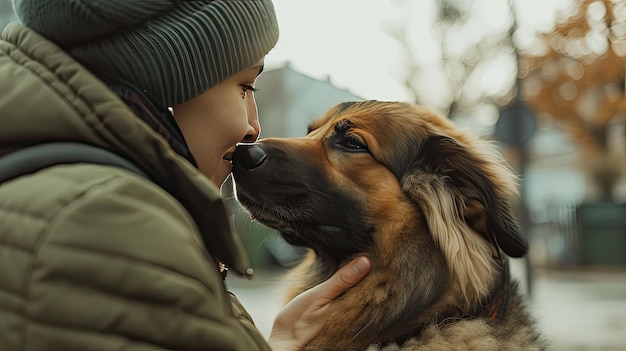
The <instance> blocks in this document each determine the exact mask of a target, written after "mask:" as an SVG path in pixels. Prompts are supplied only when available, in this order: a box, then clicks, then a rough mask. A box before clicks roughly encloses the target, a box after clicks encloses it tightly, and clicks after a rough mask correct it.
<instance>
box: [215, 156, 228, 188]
mask: <svg viewBox="0 0 626 351" xmlns="http://www.w3.org/2000/svg"><path fill="white" fill-rule="evenodd" d="M232 168H233V166H232V164H231V162H230V161H226V160H222V162H221V164H220V165H219V166H218V169H216V170H215V172H214V173H213V177H211V178H210V180H211V182H213V184H215V186H217V187H218V188H219V187H221V186H222V184H223V183H224V181H226V178H228V176H229V175H230V172H231V170H232Z"/></svg>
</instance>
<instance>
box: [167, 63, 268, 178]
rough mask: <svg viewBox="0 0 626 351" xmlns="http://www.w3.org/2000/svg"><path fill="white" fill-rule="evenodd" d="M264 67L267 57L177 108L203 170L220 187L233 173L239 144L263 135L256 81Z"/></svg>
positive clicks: (184, 131) (175, 115)
mask: <svg viewBox="0 0 626 351" xmlns="http://www.w3.org/2000/svg"><path fill="white" fill-rule="evenodd" d="M262 70H263V60H261V61H260V62H258V63H257V64H255V65H253V66H252V67H249V68H247V69H245V70H243V71H241V72H239V73H237V74H235V75H233V76H231V77H230V78H228V79H226V80H225V81H223V82H221V83H219V84H217V85H215V86H213V87H211V88H210V89H209V90H207V91H205V92H204V93H202V94H201V95H199V96H197V97H195V98H193V99H191V100H189V101H186V102H183V103H182V104H179V105H177V106H174V108H173V110H174V119H175V120H176V123H178V126H179V128H180V130H181V131H182V133H183V135H184V137H185V140H186V141H187V145H188V147H189V150H190V151H191V153H192V154H193V157H194V158H195V159H196V162H197V163H198V168H199V169H200V172H202V173H203V174H204V175H205V176H207V177H208V178H209V179H210V180H211V181H212V182H213V183H214V184H215V185H216V186H217V187H220V186H221V185H222V183H223V182H224V180H225V179H226V177H228V174H230V171H231V162H230V160H231V157H232V153H233V151H234V149H235V144H237V143H238V142H241V141H244V142H253V141H255V140H256V139H257V138H258V137H259V133H260V126H259V118H258V114H257V108H256V101H255V99H254V84H255V82H256V78H257V77H258V75H259V74H260V73H261V71H262Z"/></svg>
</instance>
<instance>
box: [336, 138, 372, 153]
mask: <svg viewBox="0 0 626 351" xmlns="http://www.w3.org/2000/svg"><path fill="white" fill-rule="evenodd" d="M337 145H338V146H340V147H341V148H343V149H345V150H347V151H352V152H355V151H356V152H361V151H367V146H365V144H363V142H362V141H361V140H359V138H357V137H355V136H352V135H346V136H344V137H343V138H341V139H339V141H337Z"/></svg>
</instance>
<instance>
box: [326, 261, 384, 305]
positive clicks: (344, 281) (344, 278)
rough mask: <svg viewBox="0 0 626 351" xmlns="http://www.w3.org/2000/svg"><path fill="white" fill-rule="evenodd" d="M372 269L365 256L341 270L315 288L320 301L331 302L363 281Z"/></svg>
mask: <svg viewBox="0 0 626 351" xmlns="http://www.w3.org/2000/svg"><path fill="white" fill-rule="evenodd" d="M371 268H372V263H371V262H370V260H369V258H367V257H365V256H363V257H359V258H356V259H354V260H352V261H351V262H350V263H348V264H347V265H345V266H343V267H342V268H340V269H339V270H338V271H337V272H335V274H333V276H332V277H330V278H329V279H328V280H327V281H325V282H324V283H322V284H320V285H318V286H317V287H315V289H316V290H318V292H319V294H320V295H319V298H320V300H327V301H331V300H334V299H336V298H337V297H338V296H339V295H341V294H343V293H344V292H346V290H348V289H350V288H351V287H353V286H354V285H356V284H357V283H358V282H360V281H361V279H363V278H364V277H365V276H366V275H367V273H369V271H370V269H371Z"/></svg>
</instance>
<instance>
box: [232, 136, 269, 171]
mask: <svg viewBox="0 0 626 351" xmlns="http://www.w3.org/2000/svg"><path fill="white" fill-rule="evenodd" d="M266 159H267V154H266V153H265V150H263V147H262V146H261V144H258V143H239V144H237V147H236V148H235V152H234V153H233V160H234V164H235V165H236V166H237V167H239V168H241V169H243V170H247V171H249V170H253V169H255V168H257V167H259V166H260V165H262V164H263V162H265V160H266Z"/></svg>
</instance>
